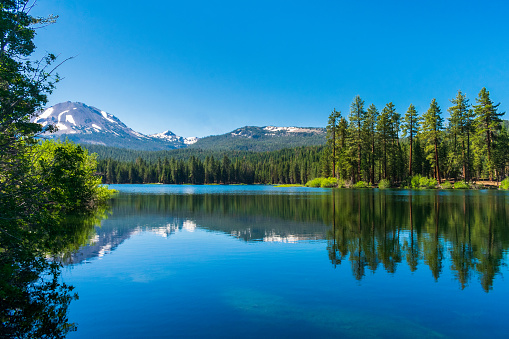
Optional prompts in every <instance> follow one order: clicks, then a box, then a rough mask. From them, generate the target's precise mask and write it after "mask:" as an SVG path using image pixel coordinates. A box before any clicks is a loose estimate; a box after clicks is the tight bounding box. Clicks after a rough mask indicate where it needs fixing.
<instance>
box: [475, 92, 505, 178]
mask: <svg viewBox="0 0 509 339" xmlns="http://www.w3.org/2000/svg"><path fill="white" fill-rule="evenodd" d="M475 101H476V102H477V105H474V111H475V127H476V129H477V136H478V140H479V149H478V151H479V152H480V153H482V154H485V155H486V157H487V159H486V160H487V161H486V169H487V172H488V176H489V179H490V180H493V170H494V167H495V166H494V161H493V160H494V159H493V156H492V150H493V147H494V145H495V143H496V138H497V133H498V131H500V128H501V122H502V120H501V119H500V117H501V116H502V115H504V113H503V112H501V113H498V112H497V110H498V106H500V103H498V104H494V103H493V101H492V100H491V98H490V92H489V91H487V90H486V88H485V87H483V88H482V89H481V91H480V92H479V96H478V97H477V98H476V99H475Z"/></svg>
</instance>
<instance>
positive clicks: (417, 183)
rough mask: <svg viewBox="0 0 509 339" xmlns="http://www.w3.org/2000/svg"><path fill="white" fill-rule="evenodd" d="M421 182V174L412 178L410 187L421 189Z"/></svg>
mask: <svg viewBox="0 0 509 339" xmlns="http://www.w3.org/2000/svg"><path fill="white" fill-rule="evenodd" d="M420 180H421V176H420V175H419V174H417V175H414V176H413V177H412V180H410V186H411V187H412V188H419V187H420Z"/></svg>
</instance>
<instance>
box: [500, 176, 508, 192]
mask: <svg viewBox="0 0 509 339" xmlns="http://www.w3.org/2000/svg"><path fill="white" fill-rule="evenodd" d="M500 189H503V190H509V178H505V179H504V180H502V182H501V183H500Z"/></svg>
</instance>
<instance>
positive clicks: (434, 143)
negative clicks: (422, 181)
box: [422, 99, 444, 180]
mask: <svg viewBox="0 0 509 339" xmlns="http://www.w3.org/2000/svg"><path fill="white" fill-rule="evenodd" d="M443 121H444V119H443V118H442V111H441V110H440V107H439V106H438V103H437V101H436V99H433V100H432V101H431V104H430V106H429V109H428V110H427V111H426V113H425V114H424V115H423V122H422V135H423V140H424V141H425V151H426V154H427V157H426V158H427V160H428V161H429V162H430V163H431V164H432V167H433V172H434V173H433V175H434V177H435V178H436V179H438V180H440V154H439V152H440V146H441V140H442V130H443V128H444V126H443Z"/></svg>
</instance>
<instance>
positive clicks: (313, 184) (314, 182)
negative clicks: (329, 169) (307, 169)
mask: <svg viewBox="0 0 509 339" xmlns="http://www.w3.org/2000/svg"><path fill="white" fill-rule="evenodd" d="M323 179H325V178H314V179H312V180H309V181H308V182H306V187H320V186H321V185H322V181H323Z"/></svg>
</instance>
